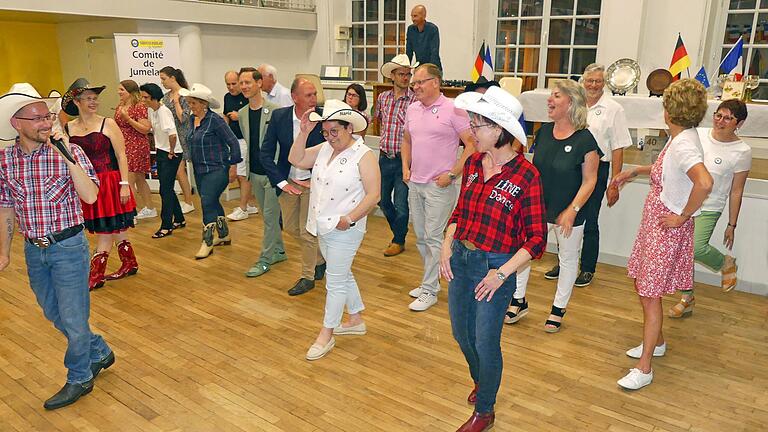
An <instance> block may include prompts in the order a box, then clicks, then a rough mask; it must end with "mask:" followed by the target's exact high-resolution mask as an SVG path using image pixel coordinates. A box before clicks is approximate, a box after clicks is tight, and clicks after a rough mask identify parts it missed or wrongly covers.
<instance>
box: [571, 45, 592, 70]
mask: <svg viewBox="0 0 768 432" xmlns="http://www.w3.org/2000/svg"><path fill="white" fill-rule="evenodd" d="M595 57H597V49H574V50H573V66H572V67H571V73H574V74H578V75H581V73H582V72H584V68H585V67H587V66H588V65H590V64H592V63H594V62H595Z"/></svg>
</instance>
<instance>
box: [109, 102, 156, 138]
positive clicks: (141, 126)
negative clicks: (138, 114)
mask: <svg viewBox="0 0 768 432" xmlns="http://www.w3.org/2000/svg"><path fill="white" fill-rule="evenodd" d="M117 109H118V110H121V111H120V115H121V116H122V117H123V119H124V120H125V121H126V123H128V124H129V125H130V126H131V127H132V128H134V129H136V131H138V132H139V133H142V134H144V135H146V134H148V133H149V131H151V130H152V124H151V123H150V122H149V119H148V118H146V117H144V118H140V119H138V120H134V119H132V118H131V116H130V115H128V107H126V106H118V107H117ZM123 113H124V114H123Z"/></svg>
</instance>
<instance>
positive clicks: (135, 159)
mask: <svg viewBox="0 0 768 432" xmlns="http://www.w3.org/2000/svg"><path fill="white" fill-rule="evenodd" d="M117 95H118V96H119V97H120V104H119V105H117V108H115V123H117V126H118V127H119V128H120V132H122V133H123V138H124V139H125V156H126V157H127V158H128V183H130V186H131V191H132V192H133V195H134V196H135V197H136V198H137V202H136V208H140V209H141V210H139V211H138V214H137V215H136V219H145V218H151V217H156V216H157V210H155V209H154V207H152V192H151V191H150V190H149V185H148V184H147V174H149V172H150V170H151V167H150V162H149V137H147V133H149V131H150V130H151V129H152V126H151V125H150V123H149V116H148V114H147V107H146V106H144V104H143V103H141V95H140V94H139V85H138V84H136V81H133V80H124V81H120V85H118V86H117ZM109 278H110V277H109V276H107V279H109Z"/></svg>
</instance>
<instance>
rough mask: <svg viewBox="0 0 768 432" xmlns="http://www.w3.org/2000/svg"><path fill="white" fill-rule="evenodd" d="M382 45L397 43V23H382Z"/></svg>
mask: <svg viewBox="0 0 768 432" xmlns="http://www.w3.org/2000/svg"><path fill="white" fill-rule="evenodd" d="M384 45H397V24H384Z"/></svg>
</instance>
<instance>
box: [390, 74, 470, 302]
mask: <svg viewBox="0 0 768 432" xmlns="http://www.w3.org/2000/svg"><path fill="white" fill-rule="evenodd" d="M441 81H442V72H440V69H439V68H438V67H437V66H435V65H433V64H430V63H427V64H423V65H421V66H419V67H418V68H416V72H415V73H414V75H413V81H412V83H413V90H414V92H415V93H416V101H415V102H414V103H412V104H411V105H410V106H409V107H408V111H407V113H406V116H405V133H404V134H403V143H402V147H401V157H402V160H403V181H404V182H406V183H407V184H408V206H409V207H410V211H411V218H412V220H413V231H414V232H415V233H416V247H417V248H418V249H419V253H420V254H421V257H422V259H423V260H424V277H423V278H422V281H421V285H420V286H419V287H417V288H415V289H413V290H411V291H410V293H409V294H410V296H411V297H414V298H416V300H414V301H413V302H412V303H411V304H410V306H409V307H410V309H411V310H412V311H417V312H418V311H425V310H427V309H429V308H430V307H431V306H432V305H434V304H435V303H437V293H438V291H440V281H439V280H438V270H439V265H440V248H441V245H442V241H443V231H445V224H446V223H447V222H448V218H449V217H450V215H451V212H452V211H453V207H454V206H455V205H456V198H457V197H458V192H459V187H458V186H459V184H457V183H456V182H455V180H456V178H457V177H459V176H461V173H462V170H463V168H464V161H466V160H467V158H468V157H469V155H471V154H472V153H474V151H475V138H474V136H472V133H471V132H470V129H469V116H468V115H467V113H466V111H464V110H460V109H457V108H455V107H454V106H453V99H449V98H447V97H445V96H443V94H442V93H441V92H440V84H441ZM461 141H463V142H464V151H463V152H462V153H461V157H459V158H458V159H457V158H456V155H457V153H458V150H459V144H460V143H461Z"/></svg>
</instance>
